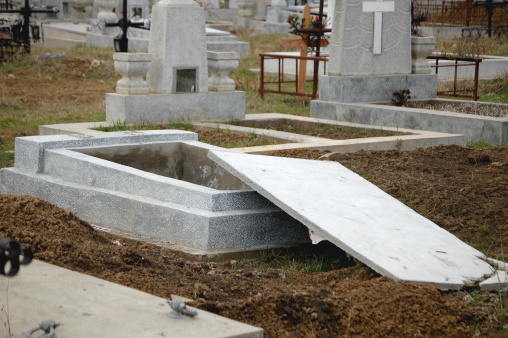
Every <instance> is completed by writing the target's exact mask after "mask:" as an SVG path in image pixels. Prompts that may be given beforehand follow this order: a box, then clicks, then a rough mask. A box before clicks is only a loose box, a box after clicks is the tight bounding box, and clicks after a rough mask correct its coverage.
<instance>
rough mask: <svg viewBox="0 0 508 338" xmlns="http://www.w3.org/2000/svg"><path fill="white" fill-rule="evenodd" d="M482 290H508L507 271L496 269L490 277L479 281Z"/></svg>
mask: <svg viewBox="0 0 508 338" xmlns="http://www.w3.org/2000/svg"><path fill="white" fill-rule="evenodd" d="M480 289H481V290H482V291H497V292H501V291H503V290H505V291H508V272H506V271H502V270H498V271H496V273H495V274H494V275H492V277H490V278H488V279H486V280H484V281H483V282H481V283H480Z"/></svg>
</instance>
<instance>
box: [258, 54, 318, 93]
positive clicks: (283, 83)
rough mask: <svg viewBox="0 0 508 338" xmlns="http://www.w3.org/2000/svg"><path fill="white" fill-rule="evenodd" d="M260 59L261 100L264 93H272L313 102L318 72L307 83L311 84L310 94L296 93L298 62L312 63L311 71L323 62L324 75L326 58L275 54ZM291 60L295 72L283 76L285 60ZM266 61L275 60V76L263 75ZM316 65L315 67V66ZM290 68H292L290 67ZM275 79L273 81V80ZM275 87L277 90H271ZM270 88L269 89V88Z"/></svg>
mask: <svg viewBox="0 0 508 338" xmlns="http://www.w3.org/2000/svg"><path fill="white" fill-rule="evenodd" d="M259 56H260V58H261V64H260V87H259V94H260V96H261V98H262V99H263V98H264V94H265V93H273V94H284V95H293V96H298V97H310V98H312V99H313V100H315V99H316V98H317V96H318V93H317V85H318V76H319V74H318V72H314V75H313V78H312V80H310V81H308V80H306V83H307V82H312V93H307V91H306V92H304V93H301V92H298V84H299V82H298V79H299V69H300V67H299V65H300V62H302V61H305V62H308V61H313V63H314V68H313V69H319V67H318V66H319V62H323V65H324V74H326V63H327V62H328V57H324V56H319V57H316V56H295V55H277V54H259ZM288 59H293V60H294V61H295V62H294V66H295V72H294V74H291V75H287V74H286V75H285V72H284V68H285V67H284V64H285V62H284V61H285V60H288ZM267 60H277V71H276V73H275V75H265V61H267ZM316 63H317V65H316ZM291 67H292V66H291ZM274 77H275V78H276V79H275V80H273V78H274ZM293 77H294V79H293ZM291 83H294V91H292V90H291V85H288V84H291ZM274 85H275V87H276V88H277V89H272V87H273V86H274ZM269 87H270V88H269Z"/></svg>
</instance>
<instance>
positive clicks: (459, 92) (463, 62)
mask: <svg viewBox="0 0 508 338" xmlns="http://www.w3.org/2000/svg"><path fill="white" fill-rule="evenodd" d="M259 56H260V58H261V63H260V86H259V94H260V96H261V99H264V94H267V93H271V94H283V95H293V96H299V97H310V98H312V99H313V100H315V99H317V97H318V92H317V88H318V77H319V74H317V73H314V76H313V78H312V80H310V81H308V80H306V82H312V92H311V93H307V92H305V93H299V92H298V84H299V82H298V79H299V69H300V67H299V63H300V62H302V60H306V61H308V60H310V61H314V63H316V62H318V63H319V62H320V61H321V62H323V65H324V67H323V68H324V75H326V63H327V62H328V57H323V56H321V57H315V56H294V55H280V54H259ZM288 59H293V60H295V62H294V67H295V72H294V73H289V72H288V73H285V68H287V66H286V67H285V62H284V61H285V60H288ZM427 59H429V60H435V64H434V65H432V66H431V67H432V68H435V70H436V74H439V69H440V68H449V67H453V68H454V75H453V89H451V90H442V91H438V92H437V95H438V96H441V97H460V98H468V99H472V100H474V101H477V100H478V81H479V72H480V62H482V59H481V58H466V57H456V56H429V57H427ZM267 60H277V70H276V72H275V73H274V74H270V73H268V74H265V61H267ZM439 61H452V62H453V63H452V64H449V63H448V64H442V63H441V64H439ZM473 66H474V67H475V69H474V78H473V86H472V87H467V88H459V79H458V72H459V67H473ZM290 67H292V65H291V66H290ZM314 69H318V68H317V67H315V68H314ZM291 84H294V91H293V90H291V88H292V86H291ZM273 87H275V88H276V89H273ZM466 93H470V94H466Z"/></svg>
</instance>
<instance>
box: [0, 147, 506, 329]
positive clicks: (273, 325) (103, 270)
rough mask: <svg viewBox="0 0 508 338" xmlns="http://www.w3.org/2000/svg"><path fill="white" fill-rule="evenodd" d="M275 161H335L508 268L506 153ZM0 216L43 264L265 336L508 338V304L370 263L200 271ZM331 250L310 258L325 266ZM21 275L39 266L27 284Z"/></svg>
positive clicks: (28, 208) (164, 253)
mask: <svg viewBox="0 0 508 338" xmlns="http://www.w3.org/2000/svg"><path fill="white" fill-rule="evenodd" d="M277 155H280V156H291V157H304V158H319V157H322V156H323V155H324V156H325V157H327V159H328V160H337V161H339V162H341V163H342V164H344V165H346V166H348V167H349V168H351V169H352V170H354V171H356V172H357V173H359V174H360V175H363V176H364V177H366V178H367V179H369V180H371V181H372V182H373V183H374V184H376V185H378V186H379V187H381V188H382V189H383V190H385V191H387V192H388V193H390V194H391V195H393V196H395V197H397V198H399V199H400V200H402V201H403V202H404V203H406V204H408V205H409V206H411V207H413V208H415V209H416V210H417V211H419V212H420V213H423V214H424V215H425V216H427V217H429V218H430V219H431V220H433V221H434V222H436V223H437V224H438V225H440V226H442V227H443V228H445V229H447V230H449V231H451V232H452V233H454V234H455V235H456V236H458V237H459V238H461V239H463V240H464V241H465V242H467V243H469V244H471V245H473V246H475V247H477V248H479V249H481V250H484V251H485V252H487V253H488V254H489V255H491V256H493V257H495V258H499V259H503V260H507V258H508V256H507V252H506V251H507V250H506V248H507V247H508V243H507V240H508V224H507V220H508V148H494V149H487V150H474V149H467V148H461V147H457V146H446V147H445V146H441V147H437V148H431V149H418V150H415V151H411V152H398V151H382V152H370V151H369V152H365V151H361V152H358V153H354V154H348V155H346V154H330V153H320V152H308V151H292V152H283V153H278V154H277ZM0 215H1V216H0V238H4V237H9V238H12V239H14V240H16V241H18V242H20V243H21V244H23V245H25V246H28V247H30V248H32V249H33V251H34V252H35V256H36V258H37V259H39V260H42V261H46V262H49V263H53V264H56V265H59V266H62V267H66V268H69V269H72V270H75V271H80V272H83V273H86V274H90V275H93V276H96V277H100V278H103V279H106V280H109V281H112V282H116V283H119V284H123V285H127V286H130V287H133V288H137V289H139V290H143V291H146V292H149V293H151V294H154V295H158V296H161V297H166V298H170V296H171V294H177V295H181V296H185V297H189V298H191V299H193V300H194V302H193V303H192V305H193V306H196V307H199V308H201V309H206V310H208V311H212V312H214V313H218V314H220V315H223V316H226V317H229V318H232V319H236V320H239V321H242V322H245V323H249V324H252V325H257V326H261V327H263V328H264V329H265V336H267V337H288V336H291V337H330V336H365V337H399V336H403V337H436V336H439V337H441V336H443V337H444V336H446V337H467V336H480V335H481V336H489V337H506V336H507V334H508V326H507V321H506V316H507V314H506V312H507V310H508V303H507V301H506V298H507V297H506V294H501V295H499V294H496V293H485V292H483V293H480V292H478V291H476V289H475V288H468V289H467V290H462V291H454V292H441V291H438V290H436V289H435V288H434V287H432V286H430V285H425V284H417V283H405V282H393V281H391V280H389V279H388V278H385V277H382V276H379V275H377V274H376V273H374V272H373V271H372V270H370V269H369V268H367V267H365V266H363V265H361V264H359V265H355V266H352V267H345V268H333V269H331V270H329V271H323V272H315V273H309V272H305V271H302V270H298V269H295V268H292V267H291V266H290V265H288V264H287V263H286V262H284V259H283V256H281V254H280V253H277V252H272V251H269V252H263V253H262V255H260V257H259V259H256V260H249V259H242V258H241V257H239V258H238V259H236V260H228V261H226V262H202V261H201V262H200V261H195V260H192V259H190V258H188V257H183V256H182V255H181V254H180V253H178V252H173V251H171V250H169V249H166V248H161V247H157V246H153V245H149V244H146V243H143V242H137V241H132V240H126V239H123V238H119V237H116V236H113V235H111V234H107V233H103V232H99V231H97V230H94V229H93V228H92V227H91V226H90V225H88V224H87V223H86V222H84V221H82V220H80V219H78V218H77V217H76V216H75V215H73V214H72V213H70V212H67V211H64V210H62V209H60V208H58V207H56V206H54V205H52V204H50V203H48V202H45V201H42V200H38V199H35V198H31V197H27V196H6V195H0ZM321 249H322V246H314V247H312V248H311V249H309V248H305V250H310V253H311V254H315V255H316V256H318V255H321V254H322V253H321V252H320V251H319V250H321ZM329 249H330V248H329ZM298 250H300V249H298ZM302 250H304V249H302ZM333 250H335V251H336V252H333ZM331 251H332V254H336V255H340V252H338V251H340V250H338V249H336V248H332V249H331ZM284 254H286V255H287V254H288V253H287V252H286V253H284ZM326 257H328V256H326ZM23 268H24V269H29V268H30V266H26V267H25V266H24V267H22V270H21V272H20V273H23ZM14 278H16V277H14Z"/></svg>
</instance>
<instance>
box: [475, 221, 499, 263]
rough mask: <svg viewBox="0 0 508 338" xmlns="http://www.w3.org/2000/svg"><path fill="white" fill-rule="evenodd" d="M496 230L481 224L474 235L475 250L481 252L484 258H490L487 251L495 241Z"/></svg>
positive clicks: (490, 255)
mask: <svg viewBox="0 0 508 338" xmlns="http://www.w3.org/2000/svg"><path fill="white" fill-rule="evenodd" d="M496 233H497V231H496V229H494V228H492V227H491V226H489V225H486V224H482V225H480V228H479V229H478V232H477V234H476V243H475V245H474V247H475V248H477V249H478V250H480V251H481V252H483V253H484V254H485V255H486V256H489V257H492V254H490V252H489V250H490V247H491V245H492V244H494V242H495V241H496V238H495V236H496Z"/></svg>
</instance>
